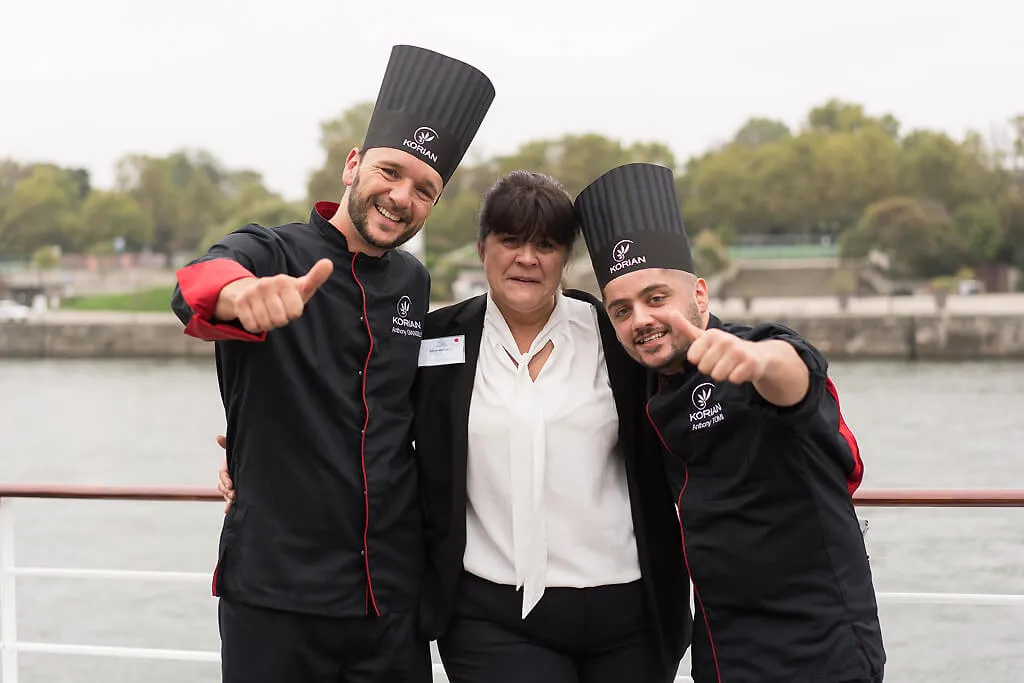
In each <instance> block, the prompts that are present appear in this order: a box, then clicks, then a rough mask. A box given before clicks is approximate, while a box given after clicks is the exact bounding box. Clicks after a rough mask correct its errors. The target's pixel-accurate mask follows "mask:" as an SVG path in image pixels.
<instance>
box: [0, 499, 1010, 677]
mask: <svg viewBox="0 0 1024 683" xmlns="http://www.w3.org/2000/svg"><path fill="white" fill-rule="evenodd" d="M15 498H71V499H80V500H89V499H91V500H97V499H99V500H149V501H156V500H170V501H217V502H220V501H221V498H220V495H219V494H218V493H217V492H216V490H214V489H210V488H205V487H177V488H166V487H95V486H91V487H89V486H67V485H52V486H50V485H16V484H8V485H4V484H0V681H2V683H18V653H19V652H41V653H47V654H63V655H88V656H96V657H123V658H135V659H150V660H165V661H173V660H176V661H190V662H219V661H220V653H219V652H216V651H210V650H173V649H165V648H143V647H115V646H104V645H74V644H65V643H42V642H27V641H22V640H19V639H18V624H17V596H16V594H15V593H16V588H17V582H16V579H17V578H18V577H20V576H31V577H40V578H72V579H80V580H87V581H88V580H131V581H153V582H184V583H197V584H199V583H202V584H208V583H209V581H210V577H209V575H208V574H205V573H198V572H173V571H144V570H121V569H73V568H59V567H20V566H18V565H17V564H16V562H15V543H14V529H15V517H14V513H13V507H14V505H13V503H14V499H15ZM855 502H856V503H857V504H858V505H859V506H871V507H1024V490H1019V491H871V492H860V493H858V495H857V496H856V497H855ZM877 597H878V599H879V601H880V602H896V603H929V604H961V605H962V604H968V605H1020V606H1024V595H1010V594H990V593H902V592H901V593H892V592H889V593H886V592H879V593H878V594H877ZM434 674H435V675H441V676H443V675H444V669H443V667H442V666H441V665H440V664H436V663H435V664H434ZM690 680H691V679H690V678H689V677H688V676H679V677H678V678H677V679H676V683H688V682H690Z"/></svg>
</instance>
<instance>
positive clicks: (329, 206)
mask: <svg viewBox="0 0 1024 683" xmlns="http://www.w3.org/2000/svg"><path fill="white" fill-rule="evenodd" d="M339 206H341V205H340V204H338V202H317V203H316V204H314V205H313V209H314V210H315V211H316V212H317V213H318V214H320V218H323V219H324V220H325V221H329V220H331V219H332V218H334V214H336V213H338V207H339Z"/></svg>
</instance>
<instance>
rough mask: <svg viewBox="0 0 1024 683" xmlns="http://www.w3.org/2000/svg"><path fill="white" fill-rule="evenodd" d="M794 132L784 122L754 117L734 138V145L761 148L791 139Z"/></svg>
mask: <svg viewBox="0 0 1024 683" xmlns="http://www.w3.org/2000/svg"><path fill="white" fill-rule="evenodd" d="M791 135H792V132H791V131H790V130H789V126H787V125H786V124H785V123H783V122H782V121H776V120H775V119H767V118H763V117H754V118H751V119H748V120H747V122H746V123H744V124H743V126H742V127H741V128H740V129H739V130H738V131H736V135H735V136H733V139H732V141H733V144H736V145H744V146H746V147H760V146H761V145H767V144H770V143H772V142H778V141H779V140H785V139H786V138H788V137H790V136H791Z"/></svg>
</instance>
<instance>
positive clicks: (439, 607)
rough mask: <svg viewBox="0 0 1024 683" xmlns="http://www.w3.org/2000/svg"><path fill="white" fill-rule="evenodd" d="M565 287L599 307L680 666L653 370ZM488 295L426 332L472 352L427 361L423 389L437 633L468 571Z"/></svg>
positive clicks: (657, 599)
mask: <svg viewBox="0 0 1024 683" xmlns="http://www.w3.org/2000/svg"><path fill="white" fill-rule="evenodd" d="M565 294H566V296H570V297H572V298H575V299H581V300H583V301H586V302H588V303H590V304H591V305H592V306H594V307H595V308H597V310H598V312H599V316H598V320H599V321H600V330H601V339H602V343H603V344H604V353H605V359H606V362H607V364H608V377H609V380H610V383H611V386H612V392H613V394H614V396H615V405H616V407H617V409H618V414H619V440H620V443H621V445H622V447H623V448H622V450H623V453H624V455H625V460H626V478H627V481H628V486H629V498H630V503H631V505H632V511H633V525H634V529H635V533H636V541H637V550H638V553H639V556H640V569H641V572H642V575H643V586H644V595H645V596H646V602H647V610H648V614H649V616H650V619H651V626H652V629H653V631H654V632H655V633H658V634H660V635H661V649H662V655H663V657H664V660H665V666H666V667H667V668H668V669H671V670H672V671H673V672H675V670H676V668H677V667H678V666H679V660H680V658H681V657H682V655H683V652H685V650H686V647H687V646H688V645H689V643H690V634H691V631H692V619H691V616H690V604H689V597H690V583H689V576H688V574H687V572H686V563H685V561H684V559H683V552H682V541H681V538H680V530H679V521H678V518H677V517H676V511H675V506H674V503H675V501H674V500H673V498H672V493H671V491H670V487H669V483H668V480H667V478H666V475H665V470H664V467H663V464H662V460H661V458H662V456H661V444H660V443H659V442H658V440H657V435H656V434H655V433H654V430H653V429H652V428H651V425H650V423H649V421H648V420H647V416H646V397H647V386H646V378H645V371H644V369H643V368H642V367H641V366H640V365H639V364H637V363H635V362H634V361H633V360H632V359H631V358H630V357H629V356H628V355H626V352H625V351H624V350H623V348H622V346H621V345H620V344H619V342H618V339H616V337H615V331H614V329H613V328H612V325H611V323H610V321H609V320H608V317H607V315H606V314H605V312H604V308H603V307H602V306H601V305H600V304H599V302H598V301H597V300H596V299H594V298H593V297H592V296H591V295H589V294H586V293H584V292H579V291H575V290H569V291H567V292H565ZM486 301H487V295H486V294H485V295H481V296H477V297H474V298H472V299H468V300H466V301H463V302H461V303H457V304H454V305H452V306H447V307H445V308H441V309H438V310H437V311H434V312H432V313H430V314H428V315H427V318H426V322H425V324H424V332H423V339H425V340H426V339H435V338H438V337H448V336H454V335H462V336H464V337H465V349H466V362H465V363H460V364H457V365H440V366H434V367H422V368H420V369H419V373H418V375H417V380H416V388H415V390H414V391H415V400H416V411H415V413H416V414H415V418H414V421H413V429H414V438H415V441H416V454H417V456H416V457H417V462H418V467H419V476H420V492H421V496H422V501H423V507H424V521H425V525H426V543H427V557H428V559H427V571H426V579H425V584H424V587H423V592H422V598H421V602H420V606H421V609H420V627H421V629H422V632H423V635H424V636H425V637H427V638H429V639H430V640H436V639H437V638H439V637H440V636H442V635H443V633H444V631H445V629H446V628H447V626H448V621H449V619H450V617H451V610H452V605H453V603H454V600H455V595H456V591H457V590H458V582H459V578H460V576H461V575H462V572H463V564H462V562H463V554H464V552H465V548H466V452H467V443H468V424H469V404H470V399H471V396H472V393H473V378H474V376H475V375H476V362H477V358H478V356H479V354H480V338H481V336H482V333H483V327H484V311H485V310H486Z"/></svg>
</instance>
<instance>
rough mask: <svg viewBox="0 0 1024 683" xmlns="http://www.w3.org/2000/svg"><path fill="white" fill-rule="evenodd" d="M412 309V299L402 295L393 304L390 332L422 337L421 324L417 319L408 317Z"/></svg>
mask: <svg viewBox="0 0 1024 683" xmlns="http://www.w3.org/2000/svg"><path fill="white" fill-rule="evenodd" d="M411 310H412V299H410V298H409V297H408V296H405V295H403V296H402V298H400V299H399V300H398V303H397V304H396V305H395V315H393V316H391V325H392V327H391V333H392V334H400V335H403V336H406V337H422V336H423V325H422V324H421V323H420V321H419V320H412V319H410V318H409V311H411Z"/></svg>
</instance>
